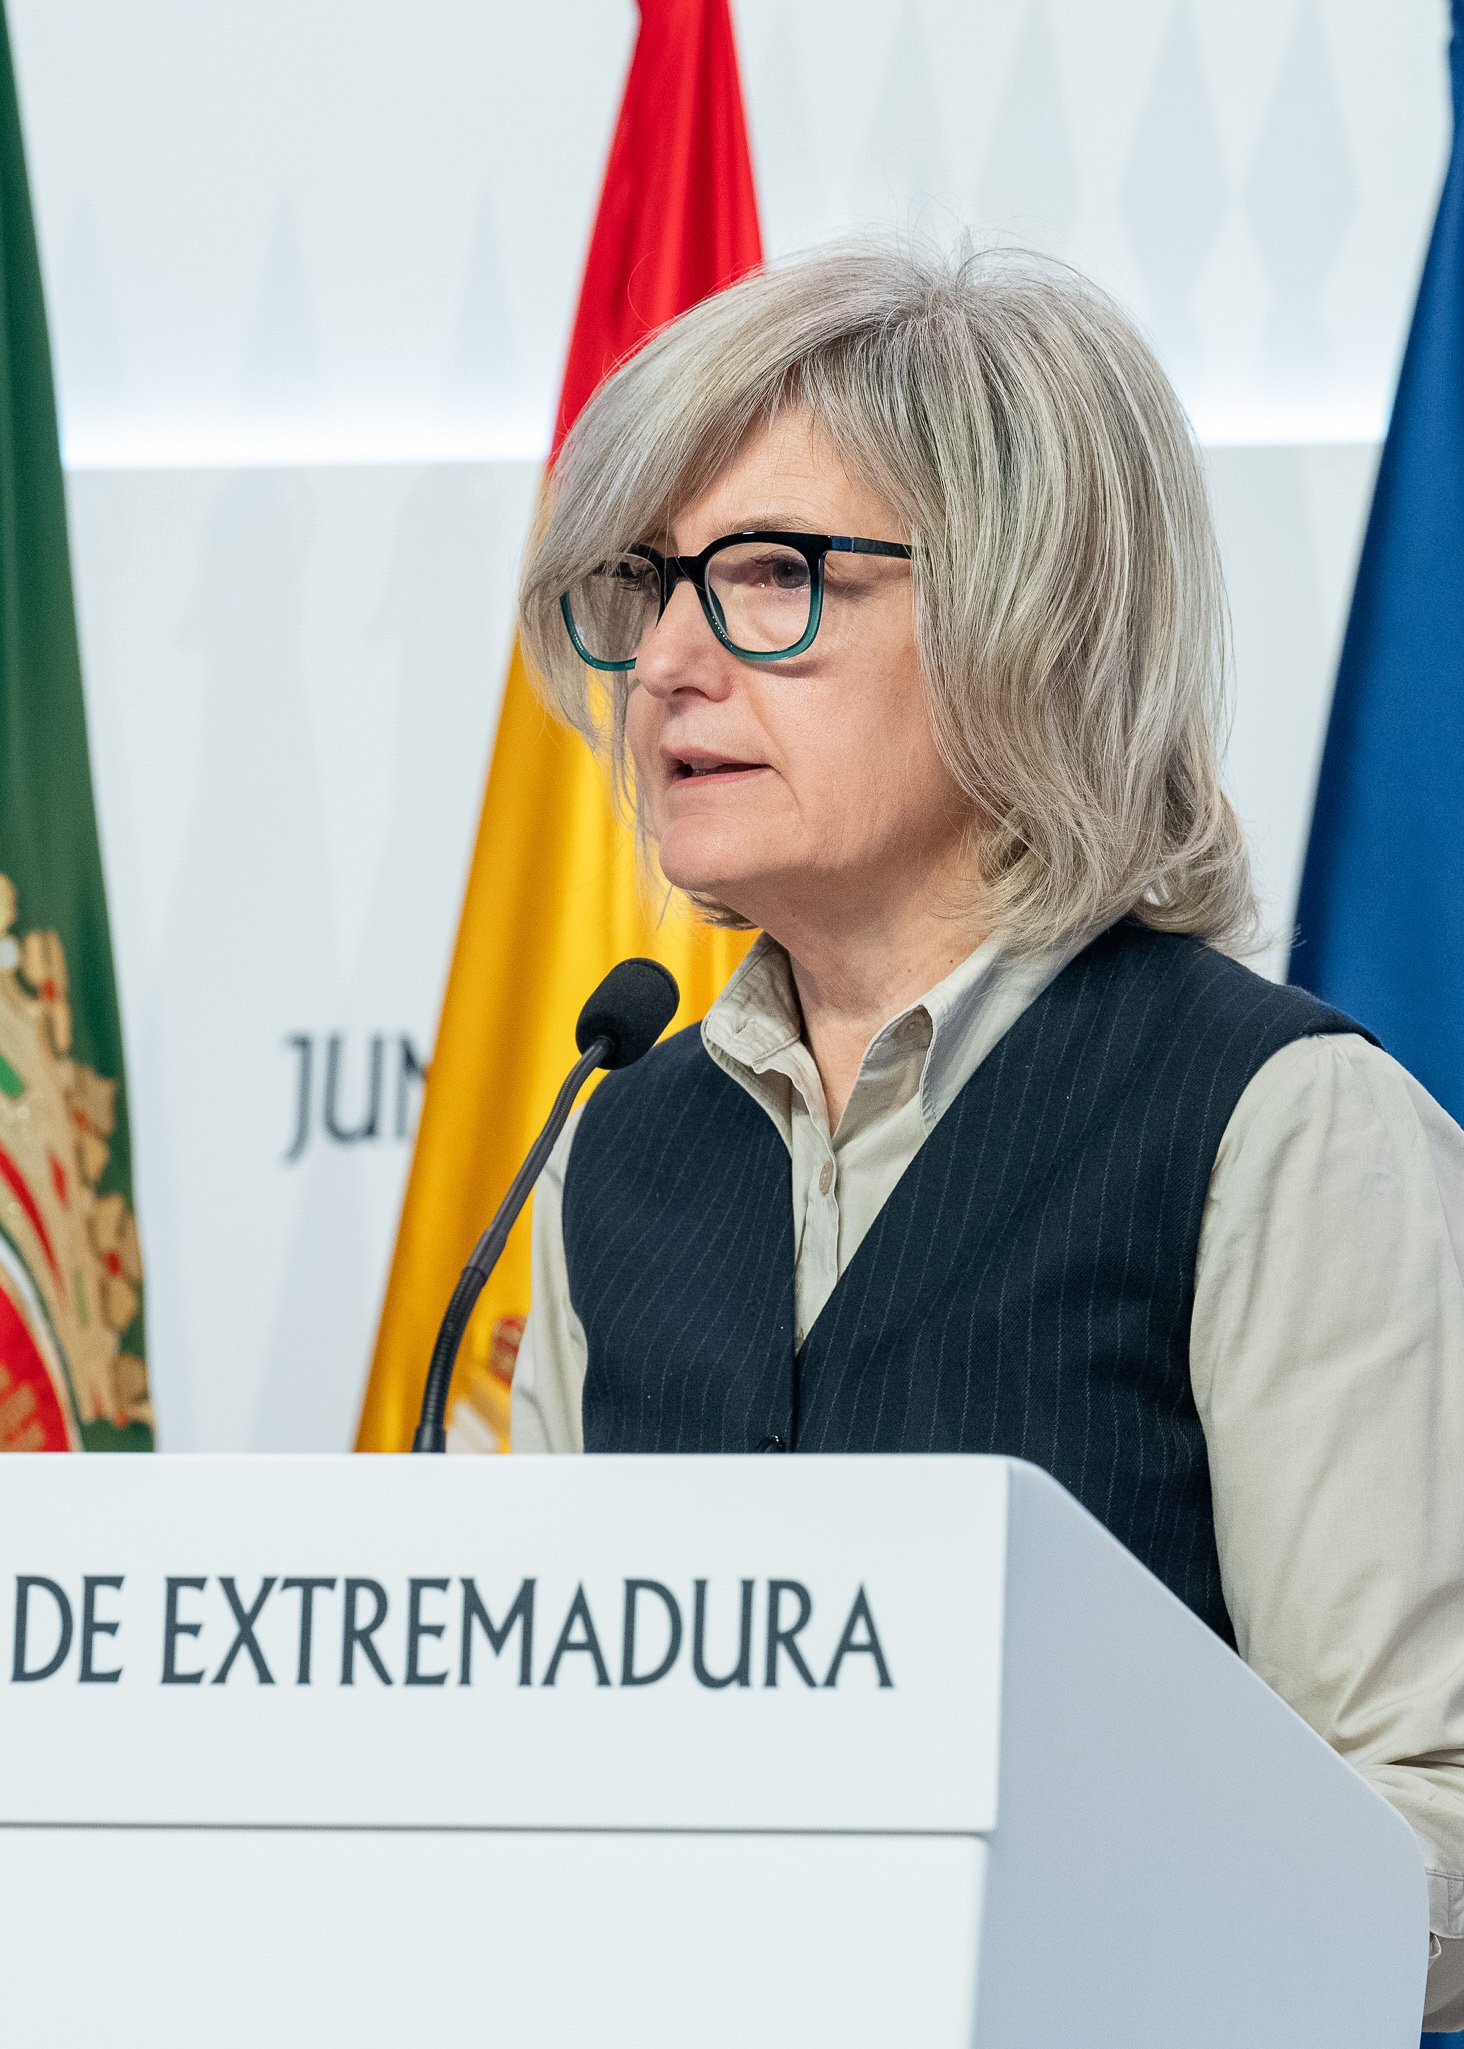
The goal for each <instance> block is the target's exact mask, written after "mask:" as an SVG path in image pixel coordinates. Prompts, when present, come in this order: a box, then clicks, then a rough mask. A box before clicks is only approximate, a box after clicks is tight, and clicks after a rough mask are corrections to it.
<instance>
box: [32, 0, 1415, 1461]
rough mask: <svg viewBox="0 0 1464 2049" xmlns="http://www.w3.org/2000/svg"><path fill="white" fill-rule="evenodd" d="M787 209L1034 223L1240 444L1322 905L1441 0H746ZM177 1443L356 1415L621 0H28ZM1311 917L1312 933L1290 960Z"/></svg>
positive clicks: (331, 1442) (1247, 645)
mask: <svg viewBox="0 0 1464 2049" xmlns="http://www.w3.org/2000/svg"><path fill="white" fill-rule="evenodd" d="M734 11H735V15H736V20H737V27H738V34H739V37H740V41H741V49H742V57H743V69H744V80H745V84H746V88H747V97H748V112H749V119H750V123H751V128H752V141H753V149H754V159H755V164H756V168H757V173H758V178H759V187H760V197H761V203H762V207H763V217H764V225H765V230H766V239H767V243H768V246H769V248H770V250H771V251H772V252H773V253H775V254H777V253H784V252H787V251H790V250H792V249H796V248H798V247H801V246H804V245H806V244H808V243H810V242H812V241H816V240H819V239H821V238H823V237H825V236H826V235H829V234H831V233H835V232H838V231H839V230H840V229H842V228H848V227H850V226H853V225H855V224H858V223H860V222H864V221H868V220H879V221H883V222H885V223H888V224H891V225H894V226H896V227H898V228H899V229H901V230H902V231H904V232H908V233H918V234H924V235H930V236H935V237H937V238H939V239H942V240H949V239H951V238H952V237H954V236H956V235H958V234H960V233H961V232H962V231H963V229H965V228H968V227H969V228H971V229H973V230H974V231H975V232H977V233H979V234H989V233H996V234H1002V235H1006V236H1010V237H1012V238H1015V239H1021V240H1024V241H1028V242H1033V243H1036V244H1038V245H1040V246H1042V247H1044V248H1047V249H1049V250H1052V251H1053V252H1055V253H1057V254H1059V255H1062V256H1065V257H1067V258H1069V259H1070V260H1072V261H1074V262H1076V263H1078V264H1080V265H1081V266H1083V267H1084V268H1086V269H1088V270H1090V271H1092V272H1093V273H1094V274H1095V275H1097V276H1098V277H1100V278H1101V279H1102V280H1103V281H1104V282H1105V283H1107V284H1108V285H1109V286H1110V287H1111V288H1112V289H1114V290H1115V291H1117V292H1118V293H1119V295H1120V296H1121V297H1122V298H1124V299H1125V300H1126V301H1127V302H1128V303H1129V304H1130V305H1132V306H1133V307H1134V309H1135V310H1136V311H1137V312H1138V314H1139V315H1140V317H1141V318H1142V319H1143V320H1144V321H1145V322H1146V324H1147V325H1148V327H1149V329H1150V331H1151V332H1152V334H1153V335H1154V337H1155V339H1156V341H1157V343H1158V346H1159V348H1160V350H1161V352H1162V354H1163V355H1164V358H1165V360H1166V362H1167V363H1168V365H1169V367H1170V370H1171V372H1172V374H1173V375H1174V376H1175V378H1176V380H1177V382H1178V383H1179V386H1180V389H1181V391H1182V393H1183V395H1184V397H1185V400H1186V402H1187V404H1188V405H1189V406H1190V408H1191V411H1192V413H1193V415H1194V417H1195V419H1196V422H1197V424H1198V426H1199V428H1200V431H1201V434H1202V437H1203V438H1204V439H1205V440H1206V441H1207V443H1209V444H1210V450H1211V454H1210V460H1211V467H1212V476H1213V480H1214V486H1215V493H1216V503H1217V510H1218V514H1219V518H1220V523H1221V531H1222V540H1223V544H1224V548H1225V554H1226V563H1227V573H1228V575H1229V579H1230V586H1231V596H1232V605H1233V610H1234V616H1235V631H1236V651H1237V666H1238V680H1239V701H1238V709H1237V720H1236V728H1235V735H1234V741H1233V745H1232V756H1231V760H1232V781H1233V783H1234V786H1235V789H1236V792H1237V795H1238V797H1239V800H1240V803H1241V806H1242V809H1243V811H1244V812H1245V814H1246V816H1247V819H1248V821H1249V823H1250V825H1251V828H1252V832H1253V837H1254V841H1255V845H1256V850H1257V856H1258V862H1259V867H1260V872H1261V876H1262V881H1263V885H1264V888H1265V893H1266V898H1267V906H1268V912H1269V914H1270V916H1271V919H1272V921H1273V924H1274V926H1275V928H1276V929H1277V931H1278V932H1284V927H1285V922H1286V919H1287V917H1288V915H1289V909H1290V902H1291V897H1292V895H1293V893H1294V887H1295V875H1296V871H1297V867H1298V863H1299V857H1300V847H1301V841H1302V837H1303V834H1304V830H1305V822H1306V817H1307V811H1308V807H1309V802H1310V789H1311V781H1312V777H1313V775H1314V773H1315V761H1316V755H1317V749H1318V744H1319V738H1320V731H1321V725H1322V722H1323V719H1324V717H1325V711H1326V704H1327V694H1328V691H1329V688H1330V674H1331V667H1332V663H1333V659H1334V655H1335V648H1336V643H1337V638H1338V633H1339V627H1340V622H1341V618H1342V614H1343V610H1344V607H1345V603H1346V597H1347V593H1348V589H1349V585H1350V577H1351V570H1352V561H1353V556H1354V553H1355V549H1356V545H1357V538H1358V533H1359V528H1360V521H1361V517H1362V514H1363V511H1364V509H1365V505H1366V499H1367V492H1368V488H1369V482H1370V477H1371V471H1372V465H1373V461H1374V458H1375V443H1376V437H1377V436H1378V434H1379V433H1380V431H1381V427H1382V424H1383V422H1384V420H1385V418H1386V411H1387V405H1388V398H1389V392H1390V389H1391V383H1392V379H1393V375H1394V371H1395V366H1396V359H1397V355H1398V352H1399V348H1400V345H1401V339H1402V335H1403V332H1404V329H1405V326H1406V322H1407V317H1408V312H1409V308H1410V305H1411V298H1412V292H1413V288H1414V283H1415V279H1416V273H1417V269H1418V265H1419V261H1420V257H1421V252H1422V246H1423V241H1424V237H1425V235H1426V233H1427V228H1428V224H1429V220H1430V218H1431V213H1432V207H1433V202H1434V197H1435V190H1436V185H1437V181H1438V178H1439V175H1440V172H1441V168H1442V161H1443V151H1444V148H1445V143H1446V134H1447V107H1446V96H1445V79H1444V68H1443V38H1444V32H1445V21H1444V12H1443V8H1442V5H1441V4H1440V0H1389V5H1387V6H1386V7H1379V6H1377V5H1376V0H1103V4H1102V5H1097V6H1095V5H1093V4H1092V0H907V4H905V5H903V6H901V5H894V6H892V5H890V4H889V0H734ZM9 14H10V19H11V24H12V33H13V36H14V39H15V45H16V52H17V59H18V64H19V68H20V74H21V86H22V94H23V100H24V112H25V116H26V120H27V124H28V139H29V148H30V154H31V167H32V176H33V181H34V185H35V192H36V202H37V211H38V218H39V224H40V229H41V236H42V243H43V256H44V261H45V265H46V271H47V279H48V289H49V293H50V299H51V309H52V326H53V339H54V345H55V349H56V356H57V364H58V371H59V379H60V389H61V402H62V408H63V415H64V428H65V440H66V449H67V454H68V459H69V463H70V468H71V499H72V517H73V526H74V532H75V542H76V556H77V571H78V582H79V590H80V603H81V608H82V626H83V642H84V653H85V658H86V664H87V674H88V690H89V701H90V707H91V718H92V733H93V749H94V756H95V769H96V776H97V782H98V790H99V803H100V807H101V814H102V829H103V839H104V847H105V852H106V855H107V860H108V867H109V875H110V882H111V889H112V902H113V918H114V930H115V936H116V940H117V946H118V954H119V969H120V974H121V981H122V996H123V1006H124V1015H125V1023H126V1027H127V1033H128V1041H129V1056H130V1061H131V1068H132V1084H133V1093H134V1096H135V1099H136V1115H137V1122H138V1132H137V1153H138V1170H139V1208H140V1216H141V1223H142V1228H143V1232H144V1237H145V1245H146V1252H147V1257H148V1261H149V1270H150V1279H151V1283H152V1287H151V1293H150V1313H151V1317H152V1349H153V1365H154V1381H155V1387H156V1394H157V1404H158V1411H159V1417H160V1425H161V1437H162V1441H163V1443H164V1444H165V1445H167V1446H168V1447H169V1448H172V1449H189V1448H211V1449H231V1448H261V1449H262V1448H266V1447H280V1448H300V1449H305V1448H311V1447H319V1448H335V1447H338V1446H343V1445H345V1444H346V1443H348V1442H349V1439H350V1435H351V1430H352V1425H353V1422H354V1417H355V1411H356V1405H357V1402H358V1399H359V1393H360V1386H361V1379H362V1374H363V1371H364V1366H365V1362H366V1358H367V1355H368V1352H369V1346H370V1338H371V1332H372V1329H373V1327H374V1320H375V1315H376V1308H377V1302H378V1298H379V1293H380V1289H381V1285H382V1281H383V1278H384V1274H385V1268H386V1261H387V1256H388V1252H389V1248H390V1243H391V1237H392V1233H393V1230H394V1227H395V1217H396V1206H397V1202H398V1199H399V1193H400V1186H401V1179H402V1175H403V1172H404V1168H405V1163H406V1155H407V1147H408V1144H409V1134H410V1129H411V1123H412V1118H413V1116H414V1114H415V1106H416V1101H417V1091H418V1088H419V1086H420V1084H419V1079H418V1075H417V1069H418V1068H419V1067H420V1065H421V1064H422V1063H423V1062H425V1060H426V1058H427V1056H428V1053H429V1051H430V1046H431V1039H432V1032H433V1029H434V1024H435V1019H436V1011H437V1004H438V1000H439V996H440V990H441V982H442V977H443V974H444V971H445V967H446V961H447V955H448V950H449V947H450V943H451V937H452V931H453V927H454V924H455V920H456V915H457V906H458V897H459V892H460V889H461V884H462V878H463V873H464V870H465V865H466V859H467V853H468V847H469V840H470V835H471V832H472V828H473V824H474V819H475V809H476V804H477V800H478V796H479V792H480V790H481V786H482V778H483V774H484V769H485V765H486V760H487V753H488V747H489V744H490V739H491V733H492V727H493V721H494V717H495V713H496V692H497V689H498V687H499V681H500V678H501V675H502V671H503V659H504V654H505V651H506V645H507V636H508V632H509V624H510V621H509V602H510V591H511V586H512V580H513V572H514V567H515V561H516V556H517V553H518V549H519V546H520V544H521V539H522V534H523V531H524V527H525V523H526V520H527V516H528V511H529V507H530V504H531V502H532V495H533V490H534V485H535V478H536V474H537V464H538V461H539V460H540V459H541V458H542V454H543V451H544V449H545V447H546V446H547V441H548V432H549V424H550V414H551V409H552V406H553V403H554V395H555V391H556V387H557V382H558V377H559V371H560V365H561V360H562V353H563V347H564V342H565V338H566V335H567V331H568V324H569V318H570V313H571V310H572V305H573V300H574V295H575V292H576V290H577V286H578V280H579V269H580V264H581V261H582V258H583V252H584V244H585V239H586V236H587V233H588V227H589V220H590V214H591V209H592V207H593V203H594V198H595V193H596V189H597V185H598V179H599V174H600V167H601V164H602V161H603V156H604V151H605V147H606V143H607V141H608V135H609V128H610V123H611V121H612V119H613V116H614V109H615V104H616V100H617V97H618V93H619V88H620V81H621V76H622V73H623V67H624V63H625V60H626V56H627V53H628V50H629V44H630V38H631V34H632V30H633V19H632V12H631V8H630V5H629V0H537V4H536V5H535V6H534V7H532V8H523V7H512V8H511V7H508V6H506V5H491V6H485V5H483V4H481V0H413V4H412V5H411V6H407V5H405V4H403V0H349V4H347V0H311V4H310V5H308V6H301V5H300V4H299V0H248V4H245V0H211V4H210V5H209V6H208V7H206V8H202V7H195V8H179V7H178V6H176V5H175V4H173V0H10V4H9ZM1276 957H1277V956H1276V954H1275V952H1274V951H1273V955H1272V956H1271V958H1272V959H1273V960H1274V959H1275V958H1276Z"/></svg>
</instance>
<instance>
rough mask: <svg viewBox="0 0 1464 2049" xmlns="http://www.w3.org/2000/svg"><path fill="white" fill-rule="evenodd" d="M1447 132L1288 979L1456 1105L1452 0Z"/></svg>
mask: <svg viewBox="0 0 1464 2049" xmlns="http://www.w3.org/2000/svg"><path fill="white" fill-rule="evenodd" d="M1453 25H1454V33H1453V42H1452V46H1451V51H1450V64H1451V70H1452V74H1453V96H1454V143H1453V153H1452V156H1451V158H1450V161H1449V169H1448V175H1447V178H1446V180H1445V183H1444V190H1443V196H1442V198H1441V199H1440V201H1439V211H1438V218H1437V220H1436V221H1435V223H1434V231H1433V239H1432V241H1431V243H1430V245H1429V251H1428V257H1427V260H1426V262H1425V264H1424V271H1423V280H1422V283H1421V284H1420V286H1419V291H1418V303H1417V305H1416V306H1415V308H1414V313H1413V327H1412V330H1411V332H1410V334H1409V337H1408V346H1407V349H1406V351H1405V353H1404V357H1403V369H1402V372H1401V374H1400V377H1399V381H1398V392H1397V397H1396V399H1395V401H1394V406H1393V417H1392V421H1391V424H1390V425H1389V428H1388V437H1387V441H1386V443H1385V444H1384V448H1383V454H1382V461H1381V464H1380V466H1379V469H1378V481H1377V488H1376V490H1375V492H1374V494H1373V503H1372V512H1371V515H1370V517H1369V520H1368V528H1367V537H1366V539H1365V541H1364V543H1363V549H1362V559H1361V562H1360V564H1359V566H1358V572H1357V585H1356V589H1355V590H1354V592H1353V598H1352V612H1351V616H1350V618H1349V620H1348V625H1347V635H1346V639H1345V641H1344V642H1343V647H1342V660H1341V664H1340V667H1339V669H1338V674H1337V687H1336V693H1335V696H1334V698H1333V703H1332V715H1331V723H1330V726H1329V728H1328V732H1327V743H1326V749H1325V752H1324V754H1323V757H1322V768H1321V777H1320V781H1319V783H1318V787H1317V797H1316V807H1315V811H1314V813H1313V817H1312V828H1311V841H1310V844H1309V846H1308V849H1307V856H1306V866H1305V869H1304V872H1303V875H1302V885H1301V898H1300V902H1299V904H1298V907H1297V933H1296V938H1295V942H1294V944H1293V946H1292V951H1291V979H1292V981H1293V982H1298V983H1300V984H1301V985H1302V986H1303V987H1304V988H1307V989H1312V990H1315V991H1316V993H1317V994H1318V995H1319V996H1324V997H1325V998H1326V999H1327V1001H1328V1002H1329V1003H1333V1004H1336V1005H1337V1007H1338V1008H1339V1009H1341V1010H1344V1011H1346V1012H1348V1013H1349V1015H1351V1016H1352V1017H1355V1018H1356V1019H1357V1020H1358V1021H1359V1023H1361V1024H1364V1025H1366V1026H1367V1027H1368V1028H1369V1030H1371V1031H1373V1032H1375V1033H1376V1034H1377V1036H1378V1037H1379V1038H1380V1039H1381V1040H1382V1042H1383V1044H1384V1045H1385V1046H1386V1047H1387V1049H1388V1051H1389V1052H1390V1053H1392V1054H1394V1055H1395V1056H1396V1058H1397V1059H1399V1060H1401V1061H1402V1063H1403V1065H1404V1066H1405V1067H1407V1068H1409V1069H1410V1070H1411V1071H1412V1072H1413V1073H1414V1074H1415V1075H1417V1077H1418V1079H1419V1080H1420V1081H1421V1082H1422V1083H1423V1084H1424V1086H1425V1088H1427V1089H1428V1090H1429V1091H1430V1093H1431V1094H1432V1095H1434V1096H1435V1097H1436V1098H1437V1099H1438V1101H1439V1102H1441V1103H1442V1104H1443V1105H1444V1107H1445V1108H1446V1109H1447V1110H1448V1111H1449V1112H1450V1113H1451V1115H1453V1116H1454V1117H1455V1118H1459V1119H1461V1120H1464V150H1461V132H1464V120H1461V109H1464V0H1454V7H1453Z"/></svg>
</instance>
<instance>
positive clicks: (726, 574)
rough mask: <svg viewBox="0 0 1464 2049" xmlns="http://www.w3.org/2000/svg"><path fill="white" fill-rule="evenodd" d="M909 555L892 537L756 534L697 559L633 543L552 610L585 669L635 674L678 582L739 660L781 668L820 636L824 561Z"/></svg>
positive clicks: (732, 539)
mask: <svg viewBox="0 0 1464 2049" xmlns="http://www.w3.org/2000/svg"><path fill="white" fill-rule="evenodd" d="M911 552H912V551H911V550H910V549H909V548H908V547H906V546H905V545H904V544H903V543H902V542H899V541H864V540H859V539H857V538H856V537H855V536H853V535H850V534H784V533H774V532H770V531H764V530H762V529H761V528H755V529H753V530H752V531H751V532H748V533H742V534H723V536H722V538H721V539H720V540H718V541H713V542H712V544H711V546H710V547H707V548H703V549H702V551H701V553H700V555H662V554H661V553H660V552H659V550H657V549H655V548H649V547H645V546H642V545H637V546H635V547H633V548H627V549H626V551H625V553H624V554H623V555H617V556H615V557H614V558H613V559H612V560H611V561H609V562H602V563H600V564H599V565H598V567H597V568H594V569H592V570H590V572H589V573H588V575H586V576H582V577H581V578H580V579H579V581H578V582H577V583H575V584H573V585H571V587H570V588H569V589H568V590H567V591H566V592H565V593H564V595H563V596H562V597H561V598H560V600H559V609H560V611H561V612H562V613H563V615H564V624H565V628H566V630H567V632H568V634H569V637H570V640H571V642H572V643H573V646H574V651H575V653H576V654H577V655H578V656H579V657H580V659H581V661H585V662H588V663H589V665H590V667H591V668H592V669H622V670H623V669H633V668H634V667H635V663H636V656H637V655H638V654H639V652H640V649H641V646H642V644H643V643H644V641H645V639H646V636H647V634H649V633H650V632H651V631H652V630H653V629H654V627H655V626H656V625H657V623H658V621H659V620H660V618H661V615H662V613H663V612H664V611H665V609H666V607H667V605H669V604H670V602H671V594H672V592H673V591H674V590H675V588H676V586H677V584H678V583H681V582H683V581H684V582H686V583H689V584H690V585H691V587H692V589H693V590H694V591H695V592H696V594H697V596H698V598H700V600H701V608H702V611H703V612H704V613H705V615H706V621H707V624H708V626H710V627H711V629H712V631H713V633H715V634H716V636H717V638H718V640H719V641H721V643H722V645H723V647H725V648H726V649H727V651H728V653H729V654H734V655H736V656H737V658H738V660H739V661H743V662H786V661H791V660H792V658H793V656H794V655H801V654H802V653H803V651H804V649H805V648H806V647H808V646H810V645H811V643H812V641H813V637H814V635H815V634H816V633H817V632H818V626H819V620H820V619H821V618H822V617H823V599H824V558H825V557H826V556H828V555H887V556H891V557H897V558H899V559H900V560H902V561H909V559H910V556H911Z"/></svg>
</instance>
